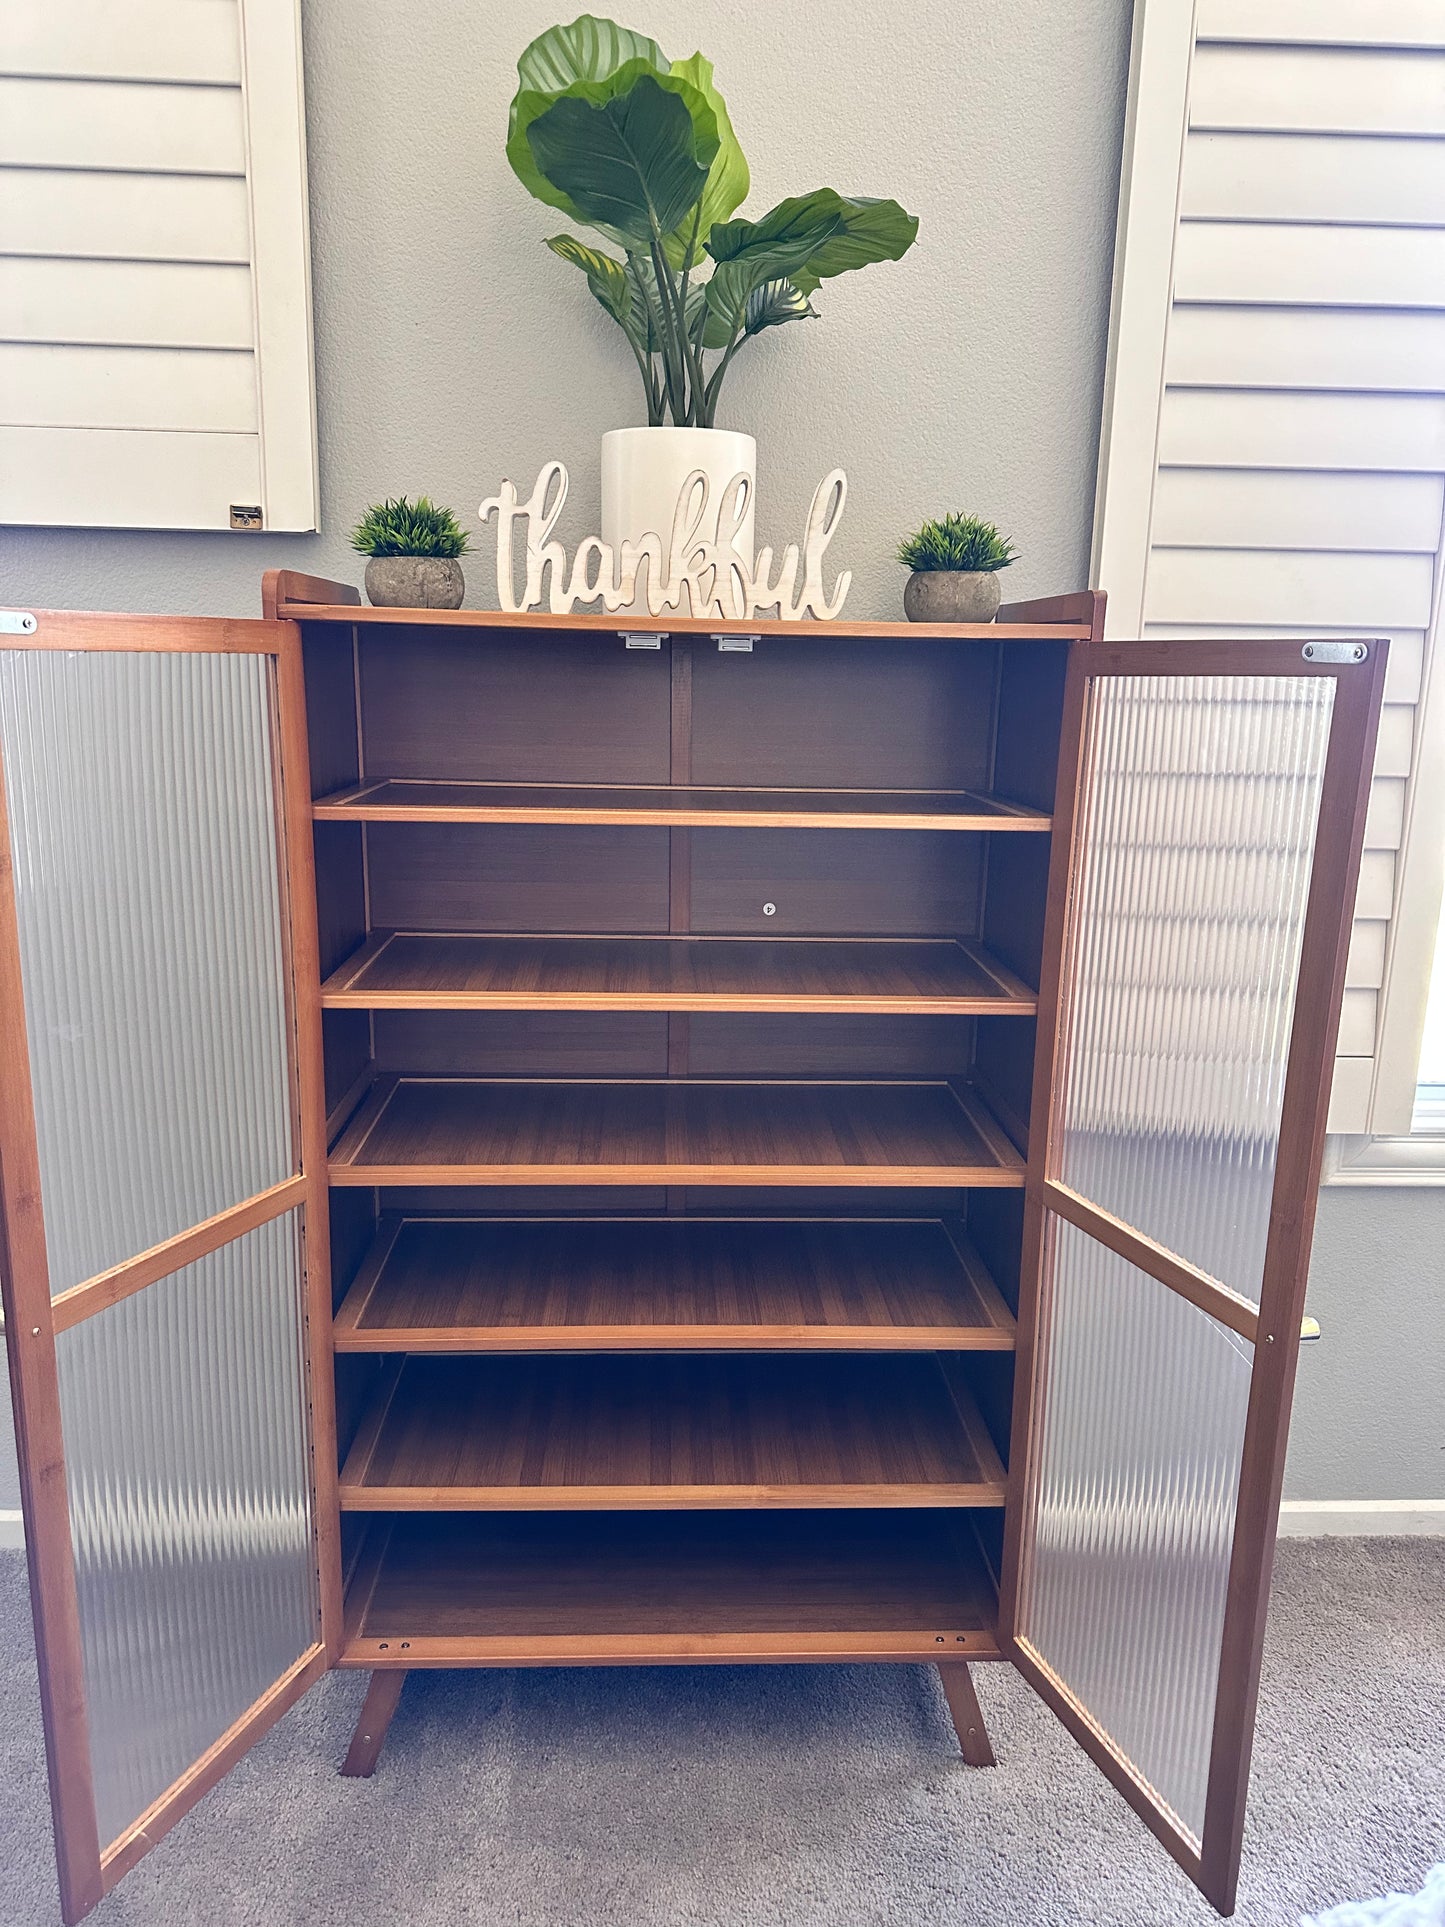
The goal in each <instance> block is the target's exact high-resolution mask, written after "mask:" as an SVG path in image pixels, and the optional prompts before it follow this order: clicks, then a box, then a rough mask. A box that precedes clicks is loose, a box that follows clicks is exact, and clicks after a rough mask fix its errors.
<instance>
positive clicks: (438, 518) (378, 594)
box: [351, 495, 469, 609]
mask: <svg viewBox="0 0 1445 1927" xmlns="http://www.w3.org/2000/svg"><path fill="white" fill-rule="evenodd" d="M468 541H469V538H468V536H467V534H466V532H465V530H464V529H463V528H462V527H461V526H460V524H459V523H458V521H457V518H456V516H455V515H453V514H452V511H451V510H450V509H445V508H438V507H437V505H436V504H435V503H434V502H430V501H428V500H427V498H426V496H425V495H419V496H418V497H417V499H416V500H415V501H414V502H409V501H408V500H407V499H406V497H405V496H404V495H401V496H398V497H397V499H396V500H395V501H391V500H390V499H388V500H387V501H385V502H377V503H374V504H373V506H372V507H371V508H369V509H368V510H367V511H366V513H365V515H363V516H362V518H361V520H360V521H359V522H358V523H357V525H356V527H355V528H354V529H353V530H352V532H351V546H352V548H354V549H355V550H356V551H357V553H358V554H359V555H365V556H368V557H370V560H369V561H368V562H367V565H366V577H365V580H366V593H367V597H368V599H369V600H370V601H372V602H374V603H375V604H376V605H377V607H378V608H384V609H460V607H461V606H462V597H463V595H465V593H466V586H467V585H466V582H465V580H464V579H463V576H462V565H461V563H460V561H459V560H458V559H457V558H458V557H459V556H463V555H465V554H466V552H467V546H468Z"/></svg>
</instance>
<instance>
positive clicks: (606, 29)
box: [517, 13, 667, 94]
mask: <svg viewBox="0 0 1445 1927" xmlns="http://www.w3.org/2000/svg"><path fill="white" fill-rule="evenodd" d="M630 60H647V61H650V62H651V64H652V65H653V67H655V68H656V70H657V72H658V73H660V74H665V73H666V72H667V59H666V57H665V55H664V54H663V51H662V49H661V47H659V46H658V44H657V42H656V41H655V40H650V39H649V38H648V36H647V35H646V34H645V33H634V32H633V31H632V29H631V28H630V27H619V26H618V24H617V22H616V21H615V20H601V19H598V18H597V16H596V15H595V14H590V13H584V14H579V16H578V17H577V19H575V20H574V21H573V22H572V24H571V26H570V27H549V28H548V29H547V31H546V33H544V34H539V35H538V36H537V38H536V39H535V40H534V41H533V42H532V44H531V46H530V47H527V48H524V49H523V52H522V57H521V59H520V60H518V62H517V78H518V80H520V81H521V83H522V86H523V87H524V88H530V89H532V90H534V91H535V92H537V93H541V94H561V93H565V92H566V91H567V89H568V88H569V87H571V86H573V85H575V83H576V82H577V81H579V80H606V78H607V77H608V75H609V74H615V73H616V72H617V69H618V68H619V67H625V66H626V65H627V63H628V61H630Z"/></svg>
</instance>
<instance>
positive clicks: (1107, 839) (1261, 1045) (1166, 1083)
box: [1054, 676, 1335, 1301]
mask: <svg viewBox="0 0 1445 1927" xmlns="http://www.w3.org/2000/svg"><path fill="white" fill-rule="evenodd" d="M1334 689H1335V685H1334V681H1333V679H1332V678H1331V677H1328V676H1267V677H1260V676H1208V677H1205V676H1198V677H1196V676H1187V677H1164V676H1159V677H1155V676H1120V677H1103V678H1100V679H1099V680H1098V681H1097V682H1096V683H1095V684H1094V686H1093V692H1092V702H1091V709H1090V725H1089V735H1088V740H1087V743H1086V748H1085V760H1084V781H1083V793H1084V796H1085V799H1086V802H1085V808H1084V812H1083V818H1082V822H1081V825H1080V838H1079V850H1078V867H1077V884H1076V890H1075V898H1074V917H1075V923H1074V927H1075V930H1076V931H1077V937H1076V939H1075V952H1074V961H1073V967H1072V970H1071V972H1070V973H1069V978H1070V982H1071V984H1072V990H1071V993H1070V999H1069V1004H1068V1008H1067V1010H1066V1013H1065V1032H1064V1035H1065V1039H1066V1043H1065V1049H1064V1055H1063V1063H1062V1075H1061V1091H1060V1103H1059V1125H1060V1129H1059V1135H1058V1137H1057V1140H1056V1143H1057V1147H1058V1148H1057V1152H1056V1169H1055V1172H1054V1175H1055V1176H1056V1177H1058V1178H1059V1179H1060V1180H1061V1181H1062V1182H1063V1183H1064V1184H1066V1185H1068V1186H1069V1187H1070V1188H1071V1189H1072V1190H1074V1191H1077V1192H1080V1193H1081V1194H1082V1195H1083V1196H1084V1197H1086V1198H1088V1199H1090V1200H1091V1201H1092V1202H1093V1203H1095V1204H1098V1205H1101V1206H1102V1207H1103V1208H1104V1209H1105V1210H1107V1211H1111V1212H1113V1213H1114V1214H1115V1215H1116V1216H1117V1217H1120V1218H1122V1219H1124V1220H1125V1222H1126V1223H1128V1224H1130V1225H1132V1226H1133V1227H1134V1228H1135V1229H1136V1230H1139V1231H1142V1232H1144V1233H1145V1234H1146V1235H1147V1236H1148V1237H1150V1238H1153V1239H1154V1240H1155V1241H1156V1242H1158V1243H1159V1244H1162V1245H1166V1246H1168V1247H1169V1249H1170V1250H1172V1251H1174V1252H1176V1253H1177V1254H1178V1255H1179V1256H1180V1257H1181V1258H1184V1259H1186V1260H1188V1261H1189V1262H1190V1263H1191V1264H1194V1265H1196V1266H1198V1267H1199V1269H1201V1270H1203V1271H1206V1272H1208V1273H1209V1274H1210V1276H1211V1277H1214V1278H1217V1279H1218V1280H1219V1281H1220V1282H1221V1283H1223V1284H1225V1285H1228V1286H1229V1287H1230V1289H1231V1290H1233V1291H1235V1292H1237V1293H1239V1295H1240V1296H1241V1297H1243V1298H1246V1299H1249V1300H1251V1301H1257V1300H1258V1297H1259V1288H1260V1281H1261V1277H1262V1275H1263V1266H1264V1246H1265V1236H1266V1232H1267V1229H1268V1223H1269V1205H1270V1192H1271V1188H1272V1186H1273V1182H1274V1168H1275V1158H1276V1153H1277V1151H1278V1146H1279V1127H1280V1112H1281V1105H1282V1100H1283V1096H1284V1073H1285V1064H1286V1058H1287V1056H1288V1052H1289V1040H1290V1027H1291V1024H1292V1021H1293V1016H1294V1002H1295V984H1296V979H1297V977H1298V974H1299V962H1300V944H1301V938H1302V936H1303V930H1304V914H1305V902H1306V898H1307V896H1308V892H1309V883H1310V871H1311V867H1312V863H1313V858H1314V847H1315V829H1316V823H1317V819H1318V816H1319V805H1320V788H1321V783H1322V780H1323V775H1324V764H1325V752H1326V750H1327V749H1328V747H1329V735H1330V721H1331V715H1332V710H1333V703H1334Z"/></svg>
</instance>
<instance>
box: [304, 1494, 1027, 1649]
mask: <svg viewBox="0 0 1445 1927" xmlns="http://www.w3.org/2000/svg"><path fill="white" fill-rule="evenodd" d="M996 1621H997V1599H996V1594H995V1590H994V1585H993V1580H992V1577H991V1575H990V1572H989V1568H988V1565H987V1563H986V1562H985V1559H984V1557H983V1553H982V1551H981V1549H980V1546H979V1542H978V1540H977V1538H976V1536H975V1534H974V1532H973V1529H972V1525H971V1522H970V1520H969V1518H968V1517H967V1515H961V1514H958V1513H933V1512H907V1513H894V1512H879V1513H870V1512H850V1513H847V1514H842V1515H840V1514H817V1513H779V1512H772V1513H746V1514H739V1513H685V1512H684V1513H665V1514H660V1513H612V1514H597V1513H580V1514H567V1513H545V1514H536V1513H527V1514H502V1515H498V1514H466V1515H457V1514H449V1513H432V1514H426V1515H403V1516H397V1517H379V1518H376V1519H373V1520H372V1521H370V1523H369V1529H368V1532H367V1535H366V1538H365V1540H364V1541H363V1543H362V1545H361V1547H360V1549H359V1553H358V1556H357V1558H356V1560H355V1562H354V1564H353V1567H352V1572H351V1576H350V1580H349V1583H348V1587H347V1612H346V1625H347V1637H346V1645H345V1649H344V1651H343V1653H342V1663H343V1664H344V1665H351V1666H371V1667H386V1666H396V1667H421V1666H566V1665H592V1666H606V1665H616V1666H626V1665H668V1664H673V1665H697V1664H705V1663H713V1664H728V1663H734V1664H736V1663H741V1664H757V1663H760V1662H768V1661H774V1662H786V1661H794V1662H797V1661H846V1660H862V1661H878V1660H897V1661H909V1662H913V1663H915V1664H917V1663H920V1662H927V1661H938V1660H943V1659H949V1658H952V1659H961V1658H967V1659H995V1658H998V1657H999V1647H998V1643H997V1635H996Z"/></svg>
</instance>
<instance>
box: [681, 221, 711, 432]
mask: <svg viewBox="0 0 1445 1927" xmlns="http://www.w3.org/2000/svg"><path fill="white" fill-rule="evenodd" d="M701 227H702V196H701V195H699V196H698V201H697V206H696V207H695V208H694V209H693V214H692V233H691V234H690V235H689V236H688V237H687V253H686V254H685V255H684V256H683V262H682V294H681V295H680V297H679V299H678V308H679V310H680V313H681V316H682V341H683V351H684V353H685V354H686V355H687V357H688V366H689V368H690V370H691V373H692V393H693V412H694V413H696V412H697V409H698V406H699V405H700V404H701V403H702V402H703V401H704V399H705V396H706V393H707V376H706V374H705V372H704V369H703V362H702V347H701V344H700V343H698V342H695V341H694V340H693V338H692V334H691V332H690V331H689V329H688V325H687V286H688V282H689V280H690V279H691V277H692V260H693V256H694V254H695V253H696V252H697V237H698V233H699V230H700V229H701ZM699 318H701V317H699ZM708 425H709V424H708V423H707V422H704V421H701V420H699V422H698V426H699V427H700V428H706V427H707V426H708Z"/></svg>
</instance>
